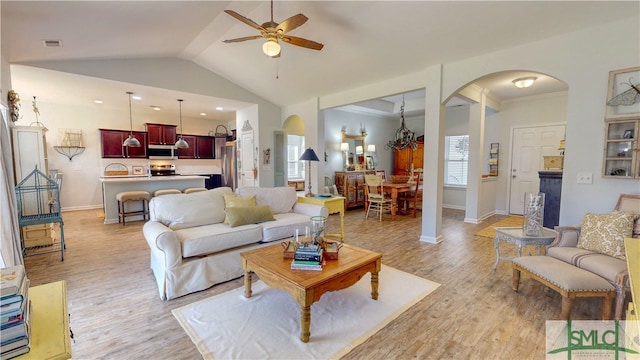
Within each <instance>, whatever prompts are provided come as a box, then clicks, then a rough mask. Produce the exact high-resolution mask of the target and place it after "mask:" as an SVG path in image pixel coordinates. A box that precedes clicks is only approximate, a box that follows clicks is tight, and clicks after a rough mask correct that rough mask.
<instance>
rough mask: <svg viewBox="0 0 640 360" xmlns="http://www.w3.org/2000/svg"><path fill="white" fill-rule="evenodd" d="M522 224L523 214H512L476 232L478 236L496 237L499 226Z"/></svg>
mask: <svg viewBox="0 0 640 360" xmlns="http://www.w3.org/2000/svg"><path fill="white" fill-rule="evenodd" d="M509 226H522V216H515V215H510V216H507V217H506V218H504V219H501V220H498V221H497V222H495V223H493V224H491V225H489V226H487V227H485V228H484V229H482V230H480V231H478V232H476V236H482V237H488V238H492V239H493V238H494V237H495V236H496V230H495V228H497V227H509Z"/></svg>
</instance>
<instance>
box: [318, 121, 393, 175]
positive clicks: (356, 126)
mask: <svg viewBox="0 0 640 360" xmlns="http://www.w3.org/2000/svg"><path fill="white" fill-rule="evenodd" d="M324 117H325V133H324V141H325V149H326V152H327V155H328V157H327V164H326V165H325V170H324V175H325V176H329V177H331V178H334V174H335V172H336V171H344V162H343V160H342V152H341V151H340V143H341V142H342V131H341V130H342V127H343V126H345V127H346V133H347V134H348V135H358V134H359V133H360V125H361V124H362V126H364V127H365V128H366V129H367V137H366V139H365V144H366V145H370V144H374V145H375V146H376V155H375V159H376V169H382V170H385V172H386V173H387V174H392V173H393V172H392V171H393V151H391V150H385V148H384V145H385V144H386V143H388V142H389V140H391V137H392V134H395V131H396V130H397V129H398V127H399V126H400V120H399V119H398V120H390V119H382V118H379V117H376V116H370V115H366V114H357V113H351V112H346V111H341V110H335V109H328V110H325V111H324ZM318 156H320V155H318Z"/></svg>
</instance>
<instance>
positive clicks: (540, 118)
mask: <svg viewBox="0 0 640 360" xmlns="http://www.w3.org/2000/svg"><path fill="white" fill-rule="evenodd" d="M567 101H568V94H567V93H566V92H559V93H553V94H546V95H541V96H532V97H527V98H522V99H518V100H514V101H504V102H503V103H502V110H501V111H500V112H497V113H493V114H491V115H488V116H487V120H486V122H485V149H486V151H485V154H487V158H486V159H485V163H486V164H488V162H489V159H488V154H489V146H490V144H491V143H495V142H497V143H499V144H500V152H499V154H498V155H499V163H498V178H497V184H496V189H497V191H496V200H495V205H496V208H495V210H496V212H497V213H500V214H506V213H507V208H508V203H509V192H508V183H509V176H510V174H511V167H510V165H511V134H512V132H513V129H514V128H516V127H526V126H535V125H543V124H546V125H557V124H565V123H566V120H567V105H568V104H567ZM558 145H559V144H558ZM558 154H559V153H558ZM598 160H599V161H601V160H602V159H598ZM487 166H488V165H487ZM540 170H543V169H540Z"/></svg>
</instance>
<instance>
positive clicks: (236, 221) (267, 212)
mask: <svg viewBox="0 0 640 360" xmlns="http://www.w3.org/2000/svg"><path fill="white" fill-rule="evenodd" d="M224 212H225V214H227V218H226V220H227V221H228V222H229V226H230V227H236V226H240V225H247V224H259V223H262V222H265V221H274V220H275V219H274V217H273V214H272V213H271V208H270V207H268V206H267V205H262V206H245V207H228V208H226V209H225V210H224Z"/></svg>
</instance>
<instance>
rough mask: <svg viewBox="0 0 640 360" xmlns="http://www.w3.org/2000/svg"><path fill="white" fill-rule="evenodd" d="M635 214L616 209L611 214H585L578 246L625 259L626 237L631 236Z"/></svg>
mask: <svg viewBox="0 0 640 360" xmlns="http://www.w3.org/2000/svg"><path fill="white" fill-rule="evenodd" d="M634 220H635V215H634V214H633V213H630V212H618V211H614V212H612V213H611V214H591V213H587V214H585V216H584V218H583V219H582V226H581V228H582V229H581V231H580V238H579V239H578V247H579V248H581V249H585V250H590V251H594V252H597V253H600V254H605V255H609V256H613V257H616V258H618V259H622V260H624V258H625V257H624V238H625V237H631V233H632V230H633V222H634Z"/></svg>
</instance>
